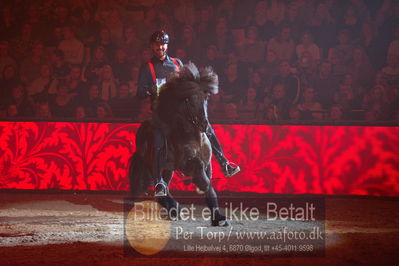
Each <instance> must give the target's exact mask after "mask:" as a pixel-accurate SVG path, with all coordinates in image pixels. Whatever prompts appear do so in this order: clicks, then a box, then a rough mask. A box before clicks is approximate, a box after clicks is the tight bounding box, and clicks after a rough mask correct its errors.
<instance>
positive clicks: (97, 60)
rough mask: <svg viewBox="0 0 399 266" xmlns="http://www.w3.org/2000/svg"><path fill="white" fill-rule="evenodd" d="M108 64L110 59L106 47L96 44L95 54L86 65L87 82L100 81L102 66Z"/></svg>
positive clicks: (85, 75) (84, 71)
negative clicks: (106, 53)
mask: <svg viewBox="0 0 399 266" xmlns="http://www.w3.org/2000/svg"><path fill="white" fill-rule="evenodd" d="M107 64H108V59H107V57H106V55H105V49H104V47H102V46H96V47H95V48H94V50H93V56H92V58H91V60H90V62H88V63H87V64H86V66H85V67H84V70H83V73H84V79H85V80H86V81H87V82H90V83H91V82H98V81H99V79H100V74H101V70H102V68H103V67H104V66H105V65H107Z"/></svg>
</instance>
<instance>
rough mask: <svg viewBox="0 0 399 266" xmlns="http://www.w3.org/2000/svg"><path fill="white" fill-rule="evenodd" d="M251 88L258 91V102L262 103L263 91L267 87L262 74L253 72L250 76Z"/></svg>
mask: <svg viewBox="0 0 399 266" xmlns="http://www.w3.org/2000/svg"><path fill="white" fill-rule="evenodd" d="M249 86H250V87H251V88H254V89H255V90H256V94H257V98H256V100H257V101H261V100H262V99H263V89H264V87H265V82H264V81H263V79H262V76H261V74H260V72H258V71H253V72H252V73H250V74H249Z"/></svg>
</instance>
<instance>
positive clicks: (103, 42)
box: [94, 27, 116, 58]
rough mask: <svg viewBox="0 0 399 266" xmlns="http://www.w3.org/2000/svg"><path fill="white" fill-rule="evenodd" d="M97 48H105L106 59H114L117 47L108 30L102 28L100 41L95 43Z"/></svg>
mask: <svg viewBox="0 0 399 266" xmlns="http://www.w3.org/2000/svg"><path fill="white" fill-rule="evenodd" d="M94 45H95V46H102V47H104V52H105V56H106V58H112V57H113V55H114V54H115V49H116V45H115V43H114V42H113V41H112V39H111V33H110V31H109V29H108V28H106V27H102V28H101V29H100V33H99V36H98V40H97V41H96V42H95V43H94Z"/></svg>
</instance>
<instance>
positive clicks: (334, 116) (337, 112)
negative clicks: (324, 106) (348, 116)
mask: <svg viewBox="0 0 399 266" xmlns="http://www.w3.org/2000/svg"><path fill="white" fill-rule="evenodd" d="M329 119H330V120H331V121H332V122H340V121H342V120H343V119H344V112H343V108H342V106H340V105H333V106H331V108H330V116H329Z"/></svg>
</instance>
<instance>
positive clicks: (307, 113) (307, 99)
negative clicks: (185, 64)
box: [297, 87, 323, 120]
mask: <svg viewBox="0 0 399 266" xmlns="http://www.w3.org/2000/svg"><path fill="white" fill-rule="evenodd" d="M297 107H298V110H299V111H300V112H301V117H302V118H303V119H304V120H314V119H317V120H321V119H322V118H323V114H322V112H321V111H322V107H321V104H320V103H319V102H317V101H315V89H314V88H311V87H308V88H306V89H305V90H304V92H303V95H302V100H301V101H300V103H299V104H298V105H297Z"/></svg>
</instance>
